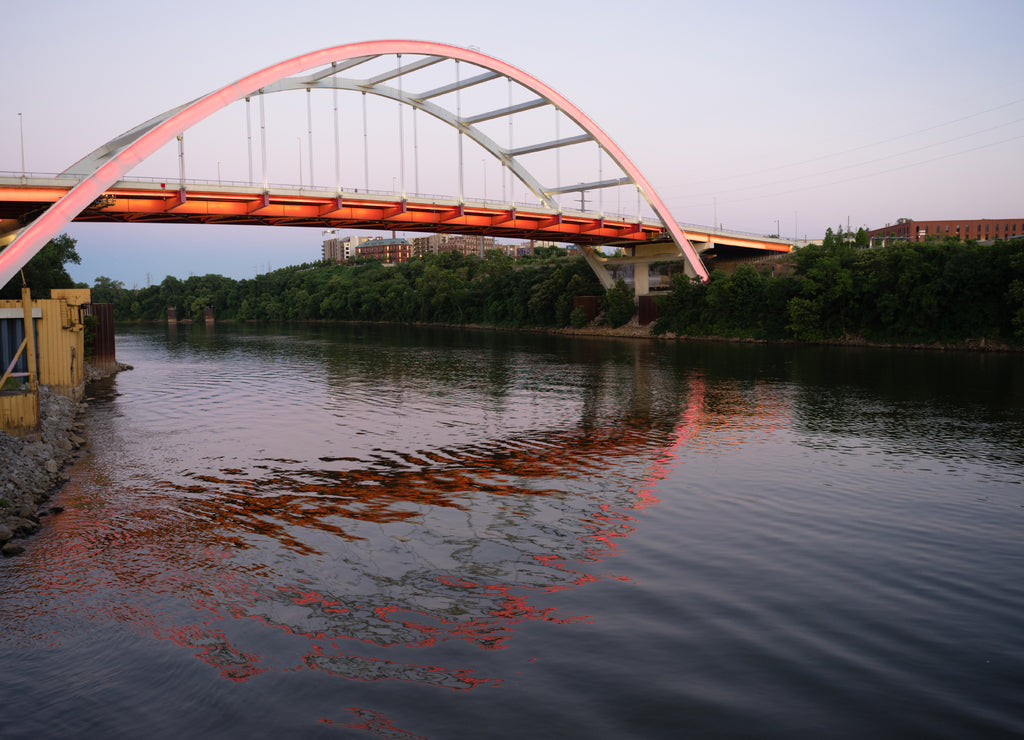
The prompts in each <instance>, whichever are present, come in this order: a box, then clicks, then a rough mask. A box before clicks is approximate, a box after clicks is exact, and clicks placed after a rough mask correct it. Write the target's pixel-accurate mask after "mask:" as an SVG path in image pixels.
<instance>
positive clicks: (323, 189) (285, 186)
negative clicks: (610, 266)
mask: <svg viewBox="0 0 1024 740" xmlns="http://www.w3.org/2000/svg"><path fill="white" fill-rule="evenodd" d="M0 178H11V179H18V180H22V179H26V180H32V179H39V180H57V181H63V182H67V183H68V185H75V184H77V183H79V182H80V181H81V180H82V179H83V178H82V177H79V176H78V175H65V174H62V173H54V172H25V173H22V172H20V171H16V172H15V171H11V170H0ZM120 182H122V183H130V182H151V183H160V184H165V185H166V186H167V189H168V190H174V189H175V188H176V187H178V186H180V185H181V184H182V180H180V179H179V178H177V177H175V178H166V177H148V176H134V175H132V176H131V177H126V178H125V179H124V180H121V181H120ZM184 185H186V186H189V185H193V186H194V185H201V186H208V187H213V186H216V187H222V188H235V187H237V188H250V189H258V190H259V191H260V192H262V190H263V185H262V184H254V183H251V182H249V181H248V180H227V179H224V178H186V179H185V180H184ZM267 189H268V190H294V191H296V192H299V193H319V194H323V195H333V194H335V193H337V192H338V189H337V188H335V187H330V186H325V185H306V184H303V185H302V186H301V187H300V186H298V185H296V184H295V183H276V182H271V183H267ZM341 192H342V193H348V194H357V193H358V194H366V195H377V196H384V197H391V198H398V197H406V198H415V199H417V200H423V201H452V200H458V198H456V197H453V196H451V195H443V194H440V193H413V192H408V191H407V192H405V193H404V194H403V193H399V192H397V191H395V190H380V189H375V188H351V189H344V188H343V189H342V191H341ZM466 202H467V203H473V204H475V205H484V206H493V207H495V208H508V207H509V206H511V207H514V208H520V207H521V208H534V209H538V210H546V208H545V207H544V205H543V204H541V203H539V202H537V201H536V200H532V201H515V200H513V201H509V200H499V199H495V198H478V197H468V198H466ZM562 212H563V213H579V214H583V215H587V216H590V217H592V216H594V214H596V213H600V215H601V216H602V217H604V218H608V219H611V220H616V221H628V222H635V221H636V220H637V219H636V214H628V213H616V212H613V211H608V210H604V211H579V210H575V209H572V208H563V209H562ZM641 221H642V222H643V223H645V224H660V223H661V222H660V221H658V220H657V219H653V218H646V217H645V218H642V219H641ZM701 228H703V227H701ZM736 233H739V232H736Z"/></svg>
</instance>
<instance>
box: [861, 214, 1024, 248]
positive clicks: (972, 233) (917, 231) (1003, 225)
mask: <svg viewBox="0 0 1024 740" xmlns="http://www.w3.org/2000/svg"><path fill="white" fill-rule="evenodd" d="M868 237H869V238H870V239H871V244H872V246H874V245H877V244H884V243H886V242H891V241H912V242H919V241H922V240H924V239H927V238H928V237H939V238H941V239H946V238H952V239H964V240H967V239H973V240H975V241H995V240H997V239H1020V238H1022V237H1024V218H1008V219H989V218H983V219H977V220H974V221H968V220H957V221H915V220H914V219H912V218H901V219H899V220H898V221H896V223H895V224H888V225H886V226H883V227H882V228H880V229H871V230H870V231H869V232H868Z"/></svg>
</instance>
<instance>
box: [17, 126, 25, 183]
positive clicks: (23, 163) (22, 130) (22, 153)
mask: <svg viewBox="0 0 1024 740" xmlns="http://www.w3.org/2000/svg"><path fill="white" fill-rule="evenodd" d="M18 130H19V132H20V133H21V176H22V177H24V176H25V123H24V119H23V118H22V115H21V114H20V113H19V114H18Z"/></svg>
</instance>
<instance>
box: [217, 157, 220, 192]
mask: <svg viewBox="0 0 1024 740" xmlns="http://www.w3.org/2000/svg"><path fill="white" fill-rule="evenodd" d="M217 187H220V162H217Z"/></svg>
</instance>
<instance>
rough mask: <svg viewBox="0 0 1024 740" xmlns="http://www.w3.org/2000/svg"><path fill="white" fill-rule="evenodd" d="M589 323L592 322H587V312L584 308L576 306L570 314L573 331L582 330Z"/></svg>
mask: <svg viewBox="0 0 1024 740" xmlns="http://www.w3.org/2000/svg"><path fill="white" fill-rule="evenodd" d="M588 323H590V322H589V321H588V320H587V312H586V310H585V309H584V308H583V306H576V308H574V309H573V310H572V313H570V314H569V324H570V325H571V326H572V328H573V329H582V328H583V327H584V326H586V325H587V324H588Z"/></svg>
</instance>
